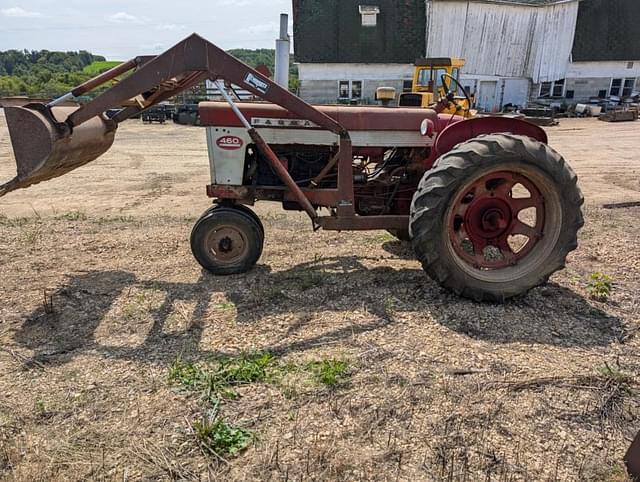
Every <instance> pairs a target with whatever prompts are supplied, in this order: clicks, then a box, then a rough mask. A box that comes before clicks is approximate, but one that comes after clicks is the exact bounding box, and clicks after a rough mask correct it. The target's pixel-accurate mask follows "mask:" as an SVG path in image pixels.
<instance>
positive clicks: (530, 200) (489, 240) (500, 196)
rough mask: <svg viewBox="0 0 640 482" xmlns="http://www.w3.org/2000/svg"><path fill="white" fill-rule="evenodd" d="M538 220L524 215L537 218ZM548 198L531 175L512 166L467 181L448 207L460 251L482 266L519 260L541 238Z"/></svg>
mask: <svg viewBox="0 0 640 482" xmlns="http://www.w3.org/2000/svg"><path fill="white" fill-rule="evenodd" d="M516 191H517V192H516ZM534 209H535V221H531V220H530V219H524V220H523V219H522V218H523V217H525V215H524V214H525V212H526V216H528V217H529V218H531V217H533V210H534ZM544 223H545V204H544V197H543V196H542V194H541V193H540V190H539V189H538V188H537V187H536V185H535V184H534V183H533V182H531V181H530V180H529V179H528V178H527V177H525V176H523V175H521V174H518V173H515V172H510V171H500V172H492V173H489V174H485V175H483V176H481V177H479V178H477V179H475V180H473V181H472V182H470V183H469V184H467V185H466V186H465V187H464V188H463V189H462V190H461V191H460V194H459V195H458V196H457V198H456V199H455V201H454V203H453V206H452V208H451V210H450V211H449V219H448V232H449V238H450V241H451V244H452V246H453V249H454V251H455V253H456V254H457V255H458V256H459V257H460V258H461V259H462V260H464V261H465V262H466V263H467V264H469V265H471V266H472V267H474V268H476V269H480V270H496V269H501V268H506V267H509V266H515V265H517V264H518V263H519V262H520V261H521V260H522V259H523V258H525V257H526V256H527V255H528V254H529V253H531V251H532V250H533V249H534V248H535V246H536V245H537V244H538V242H539V241H540V240H541V239H542V237H543V233H544V225H545V224H544Z"/></svg>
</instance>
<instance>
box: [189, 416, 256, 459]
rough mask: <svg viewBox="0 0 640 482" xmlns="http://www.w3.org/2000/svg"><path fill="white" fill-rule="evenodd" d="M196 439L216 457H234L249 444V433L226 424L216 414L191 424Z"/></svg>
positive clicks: (250, 436)
mask: <svg viewBox="0 0 640 482" xmlns="http://www.w3.org/2000/svg"><path fill="white" fill-rule="evenodd" d="M193 429H194V431H195V434H196V437H197V438H198V440H199V442H200V443H201V444H202V445H203V446H204V447H205V448H206V449H208V450H209V451H211V452H213V453H214V454H217V455H230V456H235V455H238V454H239V453H240V452H242V451H243V450H244V449H246V448H247V447H248V446H249V443H251V438H252V435H251V432H249V431H247V430H244V429H242V428H239V427H234V426H233V425H230V424H228V423H227V422H225V421H224V420H223V419H222V418H220V417H219V416H218V415H217V413H213V414H209V415H206V416H205V417H203V420H202V421H201V422H195V423H194V424H193Z"/></svg>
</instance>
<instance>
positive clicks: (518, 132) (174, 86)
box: [0, 34, 583, 301]
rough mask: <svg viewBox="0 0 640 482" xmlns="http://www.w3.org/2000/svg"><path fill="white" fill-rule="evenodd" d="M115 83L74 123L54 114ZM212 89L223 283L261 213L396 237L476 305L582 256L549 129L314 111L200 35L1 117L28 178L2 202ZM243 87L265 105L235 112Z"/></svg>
mask: <svg viewBox="0 0 640 482" xmlns="http://www.w3.org/2000/svg"><path fill="white" fill-rule="evenodd" d="M117 77H121V80H120V81H118V82H117V83H116V84H115V85H114V86H113V87H111V88H109V89H108V90H106V91H105V92H103V93H102V94H100V95H98V96H97V97H96V98H95V99H94V100H93V101H91V102H89V103H87V104H85V105H83V106H81V107H79V108H66V107H59V106H57V104H60V103H61V101H63V100H67V99H70V98H72V97H74V96H80V95H83V94H86V93H87V92H89V91H91V90H93V89H95V88H97V87H98V86H100V85H103V84H105V83H106V82H109V81H111V80H113V79H115V78H117ZM205 79H211V80H213V81H215V82H216V83H217V85H218V86H219V88H220V91H221V93H222V95H223V97H224V98H225V100H226V101H227V102H226V103H213V102H205V103H203V104H201V105H200V116H201V121H202V125H204V126H205V128H206V137H207V141H208V146H209V154H210V163H211V178H212V183H211V185H209V186H208V187H207V192H208V194H209V196H210V197H211V198H213V199H214V205H213V207H212V208H211V209H209V210H208V211H207V212H205V213H204V214H203V216H202V217H201V218H200V220H199V221H198V222H197V223H196V225H195V226H194V228H193V232H192V235H191V247H192V250H193V254H194V256H195V258H196V259H197V260H198V262H199V263H200V264H201V265H202V266H203V267H204V268H205V269H206V270H208V271H210V272H211V273H213V274H216V275H228V274H236V273H243V272H246V271H247V270H250V269H251V268H252V267H253V266H254V265H255V263H256V262H257V261H258V259H259V258H260V255H261V253H262V249H263V241H264V236H265V233H264V228H263V226H262V224H261V222H260V220H259V219H258V217H257V216H256V215H255V214H254V212H253V211H252V210H251V209H250V208H249V207H247V206H252V205H253V204H254V203H255V202H256V201H261V200H265V201H275V202H279V203H282V206H283V208H284V209H293V210H301V211H304V212H306V213H307V214H308V216H309V218H310V220H311V222H312V225H313V228H314V229H319V228H322V229H327V230H337V231H348V230H378V229H386V230H388V231H390V232H391V233H394V234H395V235H396V236H397V237H399V238H401V239H406V240H410V241H411V244H412V246H413V249H414V251H415V254H416V257H417V258H418V260H419V261H420V262H421V263H422V265H423V266H424V269H425V271H426V272H427V273H428V274H429V275H430V276H431V277H432V278H433V279H435V280H436V281H437V282H438V283H440V284H441V285H443V286H445V287H447V288H449V289H451V290H453V291H455V292H456V293H458V294H460V295H463V296H466V297H470V298H473V299H476V300H492V301H502V300H504V299H506V298H509V297H512V296H515V295H518V294H521V293H524V292H526V291H527V290H529V289H531V288H533V287H535V286H537V285H539V284H541V283H544V282H545V281H546V280H547V279H548V278H549V276H550V275H551V274H552V273H554V272H555V271H557V270H559V269H561V268H562V267H563V266H564V263H565V259H566V257H567V254H568V253H569V252H570V251H572V250H573V249H575V248H576V245H577V239H576V238H577V232H578V230H579V229H580V227H581V226H582V224H583V218H582V213H581V205H582V203H583V197H582V194H581V192H580V190H579V188H578V186H577V179H576V175H575V174H574V172H573V171H572V170H571V168H570V167H569V166H568V165H567V163H566V162H565V161H564V159H563V158H562V157H561V156H560V155H559V154H558V153H557V152H555V151H554V150H553V149H552V148H550V147H549V146H548V144H547V136H546V134H545V132H544V131H543V130H542V129H540V128H539V127H537V126H534V125H532V124H529V123H527V122H523V121H520V120H515V119H507V118H498V117H495V118H494V117H485V118H474V119H469V120H465V119H464V117H462V116H456V115H453V114H445V113H443V112H442V111H443V110H444V109H442V108H441V107H440V108H438V109H434V110H431V109H411V108H380V107H346V106H342V107H337V106H323V107H317V106H311V105H309V104H307V103H305V102H304V101H302V100H301V99H299V98H298V97H296V96H295V95H293V94H291V93H290V92H288V91H287V90H285V89H283V88H281V87H279V86H278V85H276V84H275V83H273V82H272V81H271V80H269V79H268V78H266V77H264V76H263V75H261V74H260V73H259V72H257V71H255V70H253V69H251V68H250V67H248V66H247V65H245V64H244V63H242V62H240V61H239V60H237V59H235V58H234V57H232V56H230V55H228V54H227V53H225V52H224V51H223V50H221V49H219V48H218V47H216V46H215V45H213V44H211V43H210V42H208V41H206V40H205V39H203V38H201V37H199V36H198V35H195V34H194V35H192V36H190V37H188V38H186V39H185V40H183V41H182V42H180V43H178V44H177V45H176V46H175V47H173V48H171V49H170V50H168V51H167V52H165V53H163V54H160V55H158V56H155V57H138V58H136V59H133V60H131V61H129V62H126V63H124V64H122V65H120V66H118V67H116V68H114V69H112V70H110V71H109V72H106V73H104V74H102V75H100V76H98V77H96V78H94V79H92V80H90V81H88V82H86V83H85V84H83V85H81V86H79V87H77V88H76V89H74V90H73V91H72V92H70V93H68V94H67V95H65V96H63V97H62V98H60V99H56V100H54V101H52V102H51V103H49V104H48V105H44V104H38V103H35V104H30V105H27V106H25V107H16V108H7V109H6V118H7V123H8V127H9V132H10V136H11V140H12V144H13V147H14V153H15V157H16V162H17V168H18V169H17V171H18V174H17V177H16V178H15V179H13V180H12V181H10V182H9V183H7V184H5V185H4V186H0V195H3V194H6V193H8V192H10V191H12V190H14V189H18V188H23V187H27V186H30V185H32V184H35V183H38V182H41V181H45V180H47V179H52V178H54V177H58V176H60V175H62V174H64V173H66V172H69V171H70V170H72V169H75V168H77V167H80V166H82V165H84V164H86V163H88V162H91V161H92V160H94V159H96V158H97V157H99V156H100V155H101V154H103V153H104V152H105V151H107V150H108V149H109V148H110V146H111V144H112V143H113V141H114V136H115V132H116V129H117V127H118V124H119V123H120V122H122V121H124V120H126V119H128V118H130V117H131V116H133V115H136V114H138V113H139V112H141V111H144V110H145V109H148V108H149V107H151V106H153V105H155V104H157V103H158V102H161V101H163V100H166V99H168V98H170V97H172V96H174V95H176V94H177V93H178V92H180V91H182V90H184V89H186V88H188V87H191V86H193V85H195V84H197V83H200V82H202V81H203V80H205ZM233 85H236V86H239V87H241V88H242V89H246V90H248V91H250V92H252V93H253V94H255V95H257V96H259V97H261V98H262V99H264V100H265V101H268V102H269V103H249V104H244V103H236V102H235V101H234V100H233V98H232V96H231V93H232V91H233V87H232V86H233ZM230 92H231V93H230ZM449 101H451V102H455V98H454V96H450V97H449V99H444V100H443V102H441V103H440V104H439V105H440V106H442V105H444V106H446V105H447V103H448V102H449ZM123 105H124V106H125V107H123V108H122V109H121V110H120V111H119V112H117V113H116V114H115V116H113V117H111V118H107V117H106V116H105V115H104V112H106V111H107V110H108V109H112V108H113V107H115V106H123ZM438 110H440V111H441V112H440V113H439V112H438ZM455 111H456V109H454V112H455ZM320 212H322V213H325V214H323V215H321V214H320Z"/></svg>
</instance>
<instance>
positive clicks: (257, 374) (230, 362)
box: [169, 353, 274, 404]
mask: <svg viewBox="0 0 640 482" xmlns="http://www.w3.org/2000/svg"><path fill="white" fill-rule="evenodd" d="M273 361H274V357H273V356H272V355H271V354H269V353H248V354H247V353H245V354H241V355H240V356H238V357H235V358H220V359H217V360H214V361H213V362H211V363H208V364H203V365H197V364H194V363H191V362H187V363H185V362H183V361H182V360H181V359H180V358H178V359H177V360H176V361H175V362H174V363H173V365H172V366H171V367H170V369H169V380H170V381H172V382H174V383H177V384H179V385H182V387H183V388H185V389H187V390H189V391H191V392H196V393H198V394H200V396H201V397H202V398H203V399H205V400H208V401H209V402H211V403H214V404H215V403H217V402H218V400H219V399H220V398H236V397H238V393H237V392H236V390H235V389H234V387H237V386H241V385H248V384H251V383H256V382H268V381H269V380H270V378H271V376H272V370H271V365H272V362H273Z"/></svg>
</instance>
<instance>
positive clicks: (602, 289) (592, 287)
mask: <svg viewBox="0 0 640 482" xmlns="http://www.w3.org/2000/svg"><path fill="white" fill-rule="evenodd" d="M612 289H613V281H612V280H611V277H610V276H607V275H606V274H602V273H597V272H596V273H591V276H589V284H588V285H587V291H588V292H589V296H591V298H592V299H594V300H596V301H601V302H605V301H607V300H608V299H609V296H611V290H612Z"/></svg>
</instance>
